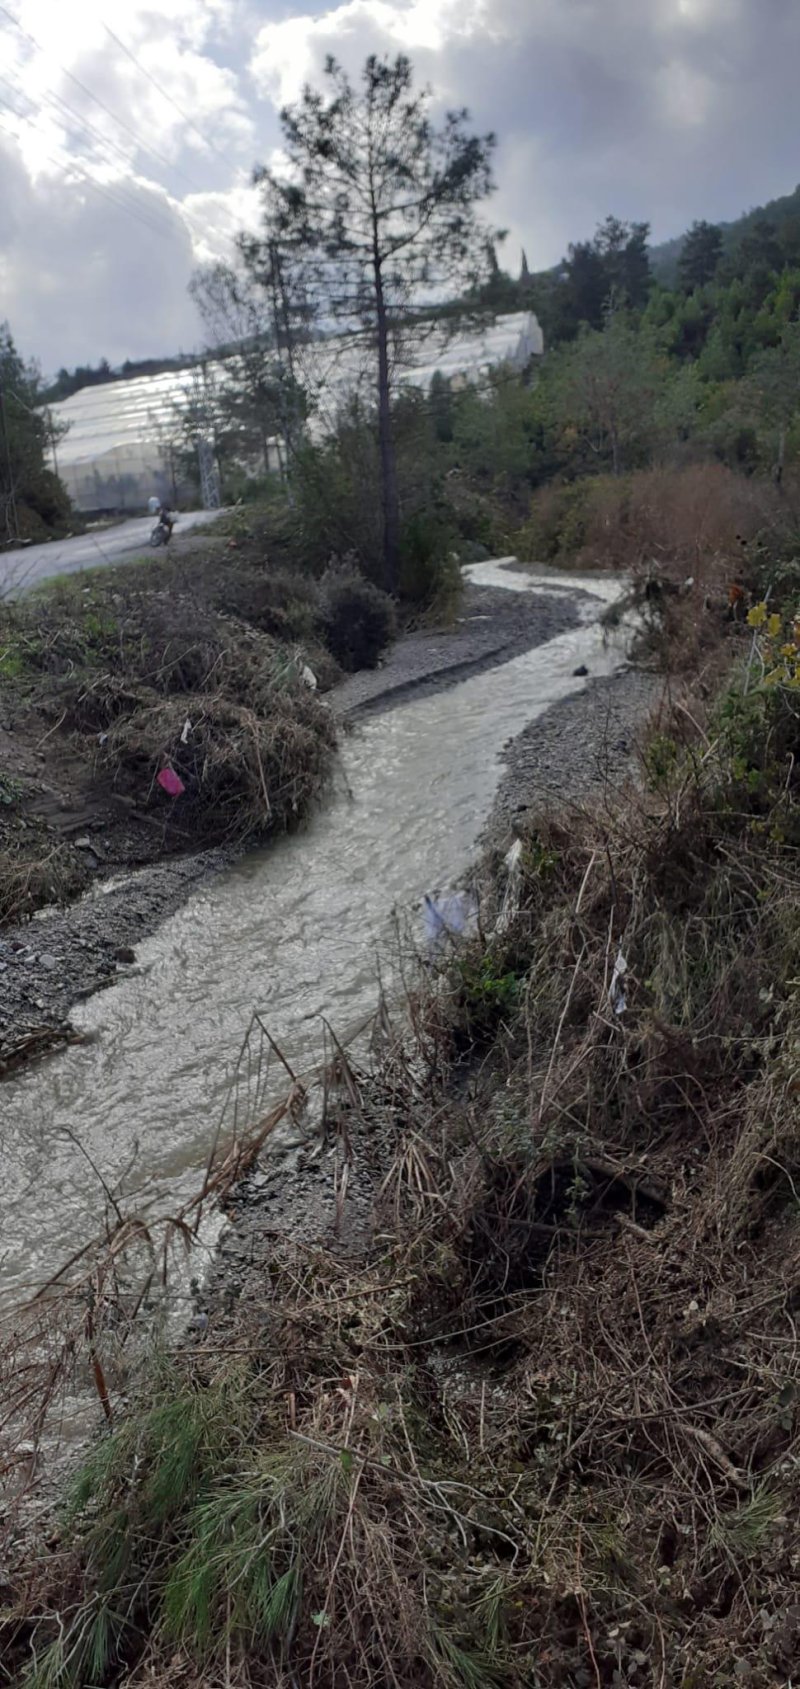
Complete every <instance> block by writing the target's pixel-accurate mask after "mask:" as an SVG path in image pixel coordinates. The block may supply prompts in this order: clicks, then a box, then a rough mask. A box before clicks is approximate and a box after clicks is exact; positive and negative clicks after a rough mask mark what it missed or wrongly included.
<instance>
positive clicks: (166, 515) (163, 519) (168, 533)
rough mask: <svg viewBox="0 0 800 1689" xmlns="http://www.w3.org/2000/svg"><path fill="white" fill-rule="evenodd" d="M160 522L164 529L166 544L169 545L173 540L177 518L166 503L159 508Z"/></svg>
mask: <svg viewBox="0 0 800 1689" xmlns="http://www.w3.org/2000/svg"><path fill="white" fill-rule="evenodd" d="M158 520H159V522H160V523H161V526H162V528H163V529H164V539H165V543H166V544H167V545H169V542H170V540H171V539H172V530H173V528H174V526H175V517H174V515H173V513H172V511H171V510H170V507H169V505H168V504H167V503H166V501H165V502H164V503H163V504H160V505H159V507H158Z"/></svg>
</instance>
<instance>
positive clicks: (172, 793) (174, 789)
mask: <svg viewBox="0 0 800 1689" xmlns="http://www.w3.org/2000/svg"><path fill="white" fill-rule="evenodd" d="M156 779H157V781H158V784H159V786H160V787H161V790H162V792H166V793H167V795H168V796H169V797H171V798H179V797H180V795H181V793H182V792H185V791H186V787H185V786H184V784H183V781H182V779H181V777H180V775H179V774H176V773H175V770H174V768H162V770H161V773H160V774H157V775H156Z"/></svg>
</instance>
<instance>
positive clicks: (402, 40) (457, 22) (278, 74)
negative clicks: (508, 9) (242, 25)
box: [250, 0, 493, 105]
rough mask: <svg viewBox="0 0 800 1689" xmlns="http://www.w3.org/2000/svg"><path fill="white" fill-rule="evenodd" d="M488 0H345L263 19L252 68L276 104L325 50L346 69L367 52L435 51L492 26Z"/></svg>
mask: <svg viewBox="0 0 800 1689" xmlns="http://www.w3.org/2000/svg"><path fill="white" fill-rule="evenodd" d="M492 10H493V8H492V6H491V5H490V0H344V4H343V5H338V6H332V7H330V8H329V9H328V10H327V11H324V12H320V13H317V14H316V15H315V16H312V15H310V14H309V13H301V14H300V15H299V16H295V17H291V18H283V19H281V20H280V21H279V22H276V23H266V24H264V25H263V26H262V28H261V29H260V30H259V32H258V35H257V37H256V42H255V49H254V52H253V57H252V60H251V67H250V68H251V71H252V74H253V77H254V79H255V81H256V84H257V86H258V87H259V88H260V89H261V91H262V92H264V93H266V94H268V95H269V96H270V98H274V99H275V100H277V102H278V103H279V104H281V105H282V104H285V103H287V102H291V101H292V100H294V99H296V98H297V96H298V94H299V93H300V91H301V89H302V87H303V84H304V82H306V80H307V79H308V77H309V76H311V75H312V74H313V72H314V71H315V70H316V69H317V68H318V67H319V65H320V64H321V63H322V62H323V60H324V58H325V56H326V54H327V53H330V52H333V53H334V54H335V55H336V56H337V57H340V58H341V59H342V61H343V63H344V64H345V65H346V66H347V68H348V69H350V68H354V67H355V66H357V65H358V64H360V63H362V62H363V60H364V59H365V58H366V56H367V53H369V52H373V51H382V50H386V51H392V50H393V51H395V52H404V53H414V52H423V53H431V54H438V53H442V52H443V51H444V50H445V48H446V47H447V46H448V45H450V44H452V43H453V42H454V41H458V40H468V39H469V38H470V37H473V36H475V34H476V33H477V32H478V30H480V29H485V30H489V29H490V28H491V12H492Z"/></svg>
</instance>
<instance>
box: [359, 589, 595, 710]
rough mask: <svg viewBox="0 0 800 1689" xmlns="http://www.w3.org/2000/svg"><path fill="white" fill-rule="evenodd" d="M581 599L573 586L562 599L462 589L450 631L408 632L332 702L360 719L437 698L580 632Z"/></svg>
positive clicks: (560, 597)
mask: <svg viewBox="0 0 800 1689" xmlns="http://www.w3.org/2000/svg"><path fill="white" fill-rule="evenodd" d="M586 597H587V594H586V593H584V592H581V591H580V590H579V589H578V588H576V589H575V591H574V592H571V593H569V595H567V594H564V593H561V594H556V593H553V594H550V593H539V592H535V593H534V592H532V593H530V594H526V593H519V592H509V591H508V590H507V589H506V588H504V587H476V586H470V587H467V589H466V592H465V594H464V607H463V611H462V614H461V616H460V617H459V619H458V621H457V622H456V624H455V626H454V627H453V628H452V629H448V631H447V632H444V633H443V632H442V631H441V630H438V629H437V630H435V631H430V632H428V631H425V630H422V631H420V632H418V633H410V634H407V635H406V637H405V638H404V639H402V640H400V641H398V643H397V645H395V647H394V649H393V650H392V651H390V653H389V655H388V657H387V658H386V659H385V661H384V662H383V663H382V665H381V667H380V668H377V669H368V670H364V671H362V672H361V673H360V674H354V675H351V676H350V677H349V679H348V680H345V681H342V683H341V684H340V685H339V686H337V687H335V688H334V690H333V692H331V693H330V700H331V703H332V704H333V706H334V709H336V710H337V711H338V712H339V714H340V715H348V716H355V715H359V716H361V715H367V714H370V713H372V712H374V711H377V710H384V709H391V708H392V707H393V706H394V705H395V704H399V703H402V702H404V701H405V700H406V699H407V698H410V697H414V698H422V697H426V696H429V695H430V694H431V693H434V692H441V691H442V690H443V688H444V687H446V686H452V685H453V684H454V683H455V682H456V681H458V680H465V679H466V678H467V676H468V675H473V674H481V673H482V672H484V671H485V670H487V669H492V668H497V667H498V665H499V664H500V663H507V662H509V660H510V659H511V658H512V657H517V656H519V655H520V654H521V653H522V652H523V651H531V650H533V649H534V647H535V646H537V645H544V644H545V643H546V641H547V640H549V639H555V638H556V637H557V635H558V634H561V633H568V632H569V631H570V629H571V628H574V627H577V626H578V623H579V621H580V614H579V606H580V604H581V603H582V602H585V601H586Z"/></svg>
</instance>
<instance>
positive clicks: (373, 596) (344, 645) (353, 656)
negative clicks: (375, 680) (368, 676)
mask: <svg viewBox="0 0 800 1689" xmlns="http://www.w3.org/2000/svg"><path fill="white" fill-rule="evenodd" d="M323 603H324V625H325V638H326V642H327V644H328V646H329V649H330V650H331V652H332V653H333V656H334V657H335V658H336V661H337V663H341V666H342V668H343V669H346V670H347V671H348V672H349V673H352V672H353V671H354V670H355V669H374V668H375V667H376V665H377V662H378V658H379V657H380V655H381V652H382V651H385V649H386V647H387V645H389V644H390V642H391V640H392V639H394V637H395V633H396V631H397V630H396V623H395V614H394V606H393V604H392V601H391V599H390V598H388V597H387V596H386V593H385V592H380V591H379V590H378V588H377V587H375V586H372V584H371V582H370V581H365V580H362V579H361V577H360V576H359V575H331V576H330V577H329V578H328V580H327V581H326V583H325V588H324V599H323Z"/></svg>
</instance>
